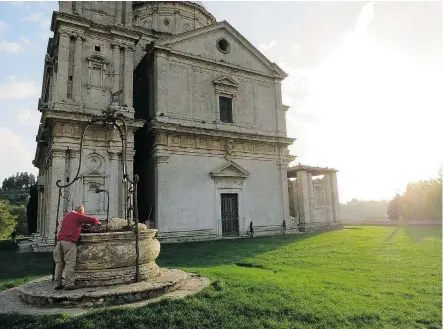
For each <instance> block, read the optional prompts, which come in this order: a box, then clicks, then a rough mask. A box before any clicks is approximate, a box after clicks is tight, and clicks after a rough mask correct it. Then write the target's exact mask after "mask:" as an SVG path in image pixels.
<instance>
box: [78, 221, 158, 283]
mask: <svg viewBox="0 0 443 329" xmlns="http://www.w3.org/2000/svg"><path fill="white" fill-rule="evenodd" d="M156 233H157V230H154V229H143V230H139V250H140V259H139V265H140V266H139V271H140V272H139V279H140V281H145V280H149V279H151V278H155V277H157V276H158V275H159V274H160V269H159V267H158V266H157V264H156V263H155V260H156V259H157V257H158V255H159V254H160V242H159V241H158V240H157V239H155V238H154V236H155V234H156ZM135 264H136V248H135V233H134V232H133V231H132V230H131V231H123V232H105V233H82V234H81V235H80V240H79V243H78V248H77V264H76V267H75V274H76V285H77V286H79V287H97V286H110V285H117V284H126V283H132V282H135V273H136V266H135Z"/></svg>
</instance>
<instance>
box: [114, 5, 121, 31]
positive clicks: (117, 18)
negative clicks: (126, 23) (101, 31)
mask: <svg viewBox="0 0 443 329" xmlns="http://www.w3.org/2000/svg"><path fill="white" fill-rule="evenodd" d="M115 23H116V25H121V24H122V1H116V2H115Z"/></svg>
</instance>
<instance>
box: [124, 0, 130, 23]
mask: <svg viewBox="0 0 443 329" xmlns="http://www.w3.org/2000/svg"><path fill="white" fill-rule="evenodd" d="M125 6H126V7H125V9H126V10H125V26H126V27H131V26H132V1H125Z"/></svg>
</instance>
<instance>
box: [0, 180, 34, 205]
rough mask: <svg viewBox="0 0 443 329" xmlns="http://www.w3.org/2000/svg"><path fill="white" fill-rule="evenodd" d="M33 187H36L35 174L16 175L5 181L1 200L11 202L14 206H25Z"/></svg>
mask: <svg viewBox="0 0 443 329" xmlns="http://www.w3.org/2000/svg"><path fill="white" fill-rule="evenodd" d="M32 185H35V176H34V175H33V174H29V173H27V172H22V173H16V174H15V175H13V176H10V177H8V178H5V179H4V180H3V183H2V188H1V190H0V199H5V200H9V202H10V203H11V204H12V205H25V204H26V203H27V202H28V191H29V189H30V188H31V186H32Z"/></svg>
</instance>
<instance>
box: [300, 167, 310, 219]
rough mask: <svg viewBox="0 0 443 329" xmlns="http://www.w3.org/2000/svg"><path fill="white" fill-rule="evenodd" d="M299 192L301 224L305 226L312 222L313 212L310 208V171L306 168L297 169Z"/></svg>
mask: <svg viewBox="0 0 443 329" xmlns="http://www.w3.org/2000/svg"><path fill="white" fill-rule="evenodd" d="M297 192H298V193H297V194H298V209H299V214H300V226H301V227H304V226H306V225H309V224H310V222H311V212H310V209H309V188H308V173H307V172H306V171H304V170H300V171H297Z"/></svg>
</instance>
